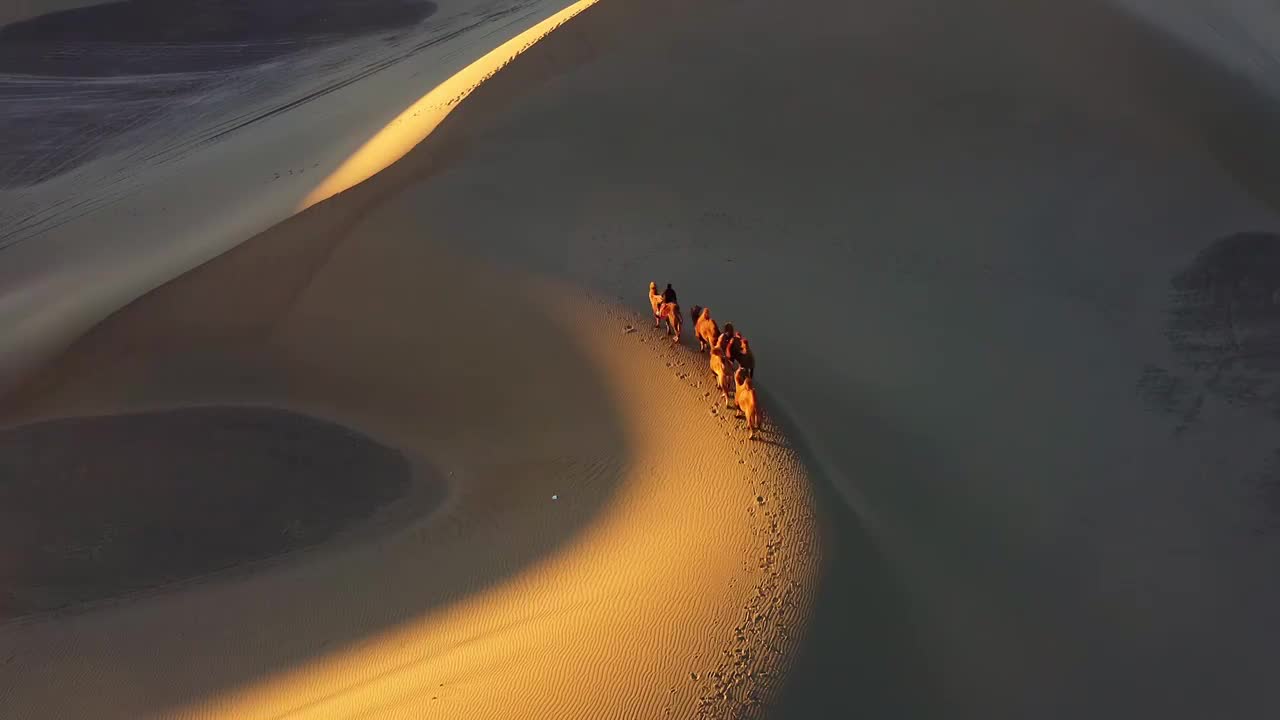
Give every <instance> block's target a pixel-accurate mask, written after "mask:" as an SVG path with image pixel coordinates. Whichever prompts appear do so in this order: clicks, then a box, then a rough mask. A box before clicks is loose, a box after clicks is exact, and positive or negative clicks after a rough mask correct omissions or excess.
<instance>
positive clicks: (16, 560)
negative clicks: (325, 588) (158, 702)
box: [0, 407, 439, 619]
mask: <svg viewBox="0 0 1280 720" xmlns="http://www.w3.org/2000/svg"><path fill="white" fill-rule="evenodd" d="M0 468H2V470H0V547H3V548H5V549H6V557H4V558H3V560H0V588H3V589H4V591H5V592H6V593H7V595H6V596H5V597H3V598H0V618H4V619H8V617H12V616H14V615H22V614H25V613H29V612H35V611H40V610H48V609H55V608H59V607H64V606H67V605H72V604H75V603H77V602H83V601H86V600H96V599H100V598H109V597H113V596H116V595H120V594H122V593H125V592H128V591H135V590H141V589H145V588H149V587H153V586H156V585H158V584H160V583H163V582H166V581H173V580H179V579H184V578H187V577H191V576H194V575H199V574H202V573H207V572H210V571H214V570H220V569H223V568H227V567H232V566H235V565H238V564H241V563H243V562H245V561H248V560H256V559H259V558H263V557H267V556H270V555H274V554H278V553H281V552H285V551H287V550H291V549H294V548H299V547H306V546H308V545H314V544H316V543H318V542H320V541H322V540H325V539H327V538H329V537H332V536H333V535H334V534H335V533H337V532H338V531H339V530H340V529H341V528H342V527H343V526H345V525H347V524H349V523H350V522H352V521H353V520H358V519H361V518H364V517H366V516H368V515H369V514H371V513H372V512H373V511H374V510H375V509H376V508H378V507H379V506H380V505H383V504H385V503H387V502H389V501H391V500H392V499H394V498H396V497H397V496H399V495H401V494H402V493H403V491H404V490H405V488H406V485H407V484H408V483H407V481H408V477H409V466H408V464H407V463H406V462H405V461H404V459H403V458H402V457H400V455H399V454H398V453H396V452H395V451H393V450H391V449H389V448H386V447H383V446H381V445H378V444H376V443H373V442H371V441H369V440H368V439H367V438H363V437H360V436H359V435H356V434H354V433H351V432H349V431H346V430H345V429H343V428H341V427H338V426H336V425H332V424H329V423H322V422H319V421H316V420H312V419H310V418H307V417H303V416H300V415H296V414H293V413H286V412H281V411H278V410H270V409H265V408H230V407H209V408H186V409H182V410H171V411H166V412H157V413H136V414H129V415H116V416H106V417H93V418H73V419H67V420H54V421H50V422H42V423H36V424H32V425H25V426H21V427H17V428H12V429H9V430H5V431H0ZM423 484H427V485H430V484H432V483H427V482H424V483H423ZM435 494H436V495H437V496H438V495H439V493H438V492H436V493H435ZM417 510H418V512H421V511H422V508H417ZM10 551H14V552H12V554H10Z"/></svg>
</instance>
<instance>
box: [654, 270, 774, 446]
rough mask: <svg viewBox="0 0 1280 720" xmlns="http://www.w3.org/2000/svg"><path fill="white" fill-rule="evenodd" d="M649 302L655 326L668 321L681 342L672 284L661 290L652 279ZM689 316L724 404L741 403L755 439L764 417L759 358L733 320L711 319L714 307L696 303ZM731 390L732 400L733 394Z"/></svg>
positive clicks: (674, 338) (669, 329) (673, 335)
mask: <svg viewBox="0 0 1280 720" xmlns="http://www.w3.org/2000/svg"><path fill="white" fill-rule="evenodd" d="M649 305H650V307H652V308H653V326H654V327H661V326H662V323H663V322H665V323H666V324H667V329H666V331H667V334H668V335H669V336H671V341H672V342H676V343H678V342H680V334H681V332H682V330H683V328H684V320H683V319H682V318H681V317H680V304H679V302H677V299H676V291H675V289H674V288H672V287H671V283H667V288H666V289H665V290H663V291H662V292H658V284H657V283H655V282H650V283H649ZM689 317H690V318H691V319H692V320H693V335H694V337H695V338H697V340H698V352H703V351H707V352H709V353H710V358H711V359H710V364H711V374H712V375H714V376H715V380H716V388H717V389H719V390H720V393H721V394H722V395H723V396H724V406H725V407H733V406H734V404H735V403H736V404H737V406H738V410H740V411H741V412H742V416H743V417H745V418H746V420H747V437H748V438H755V436H756V431H757V430H759V429H760V417H761V416H760V402H759V399H758V398H757V397H756V386H755V374H756V357H755V355H754V354H752V352H751V346H750V344H748V343H747V339H746V338H745V337H743V336H742V334H741V333H739V332H738V331H737V330H735V329H734V327H733V323H725V324H724V328H723V329H721V328H720V326H719V325H717V324H716V321H715V320H713V319H712V318H711V310H710V309H708V308H704V307H700V306H698V305H694V306H693V307H692V308H691V309H690V311H689ZM735 366H736V368H735ZM731 383H732V385H731ZM731 389H732V390H733V397H732V399H731V398H730V396H729V391H730V390H731Z"/></svg>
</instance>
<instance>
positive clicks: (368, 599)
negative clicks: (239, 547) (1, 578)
mask: <svg viewBox="0 0 1280 720" xmlns="http://www.w3.org/2000/svg"><path fill="white" fill-rule="evenodd" d="M378 184H379V183H378V179H375V180H374V181H373V182H372V183H369V184H368V185H372V186H376V185H378ZM374 189H376V188H373V189H371V188H369V187H367V186H364V187H362V188H361V190H362V192H357V193H354V194H353V195H352V196H351V200H350V202H352V203H358V202H360V201H361V197H362V196H364V195H367V194H369V193H370V192H372V191H373V190H374ZM342 200H343V199H338V200H335V201H334V202H333V203H326V204H325V205H324V206H323V207H328V208H334V211H335V212H336V211H338V209H340V208H341V206H342V205H344V204H346V203H343V202H342ZM404 209H405V208H404V205H403V204H402V203H394V202H390V203H385V204H383V205H381V206H379V207H377V208H376V209H375V210H373V211H372V212H370V213H368V215H367V216H365V217H364V218H363V220H362V221H361V222H359V223H357V224H356V225H355V226H354V227H353V228H352V229H351V230H350V231H349V232H348V233H347V234H346V235H345V236H343V237H342V238H340V239H339V240H338V241H337V245H336V247H334V248H333V249H332V251H331V253H332V254H331V256H330V258H329V261H328V262H326V263H324V264H323V265H322V266H321V267H320V268H318V269H316V270H314V271H313V272H311V273H310V274H308V275H307V277H306V280H307V287H306V289H305V290H304V291H302V292H301V293H300V294H298V295H297V296H294V297H292V298H291V301H289V302H286V303H282V304H273V303H272V302H270V301H269V299H270V298H271V293H272V291H273V288H274V287H275V286H277V285H279V284H281V283H286V284H287V282H288V280H289V278H288V273H287V272H285V270H284V268H285V267H295V268H297V267H303V268H305V267H306V266H307V263H306V262H305V260H306V257H305V253H306V252H310V251H313V250H314V247H315V242H314V238H312V237H311V233H310V232H308V225H307V223H306V222H303V221H302V220H303V219H311V218H310V217H309V216H311V215H312V213H304V215H303V216H302V217H300V218H299V220H300V222H296V223H286V224H284V225H282V226H280V227H278V228H276V229H274V230H272V231H270V232H268V233H266V234H264V235H263V236H261V237H259V238H257V239H255V240H254V241H253V242H250V243H247V244H246V245H244V246H242V247H241V248H238V249H237V250H235V251H232V252H231V253H229V254H227V255H226V256H223V257H222V258H219V259H218V260H216V261H214V262H212V263H209V264H208V265H206V266H204V267H202V268H200V269H198V270H196V271H194V272H192V273H189V274H188V275H187V276H184V277H183V278H180V279H178V280H177V281H174V282H173V283H170V284H169V285H167V286H165V287H164V288H161V289H160V290H158V291H156V292H155V293H153V294H151V295H149V296H147V297H145V298H143V299H142V300H140V301H139V302H137V303H134V304H133V305H131V306H130V307H128V308H126V309H125V310H124V311H122V312H121V313H119V314H118V315H117V316H115V317H113V318H112V319H111V320H109V321H108V322H106V323H104V324H103V325H101V326H99V327H98V328H97V329H95V331H94V332H93V333H91V334H90V335H89V336H87V337H86V338H84V339H83V340H82V341H81V342H80V343H78V344H77V346H76V347H74V348H73V349H72V350H71V351H70V352H68V353H67V354H65V355H64V356H63V357H62V358H61V359H60V360H59V361H58V362H57V363H55V364H53V365H52V366H51V367H50V368H48V369H47V370H46V371H45V373H44V374H43V382H40V383H37V384H35V385H33V386H31V389H30V390H29V391H27V392H24V393H20V394H19V395H17V396H16V397H15V401H16V402H15V405H16V406H17V407H19V408H21V409H20V410H18V411H17V412H16V413H13V414H9V415H7V416H6V417H4V418H3V421H4V422H5V423H9V422H16V421H22V420H24V419H31V418H37V417H56V416H59V415H66V414H76V413H93V412H110V411H119V410H123V409H129V408H145V407H161V406H172V405H175V404H184V403H201V402H212V401H237V402H260V403H264V404H269V405H273V406H279V407H290V408H295V409H298V410H299V411H304V412H308V413H310V414H313V415H316V416H318V417H327V418H331V419H333V420H334V421H338V422H343V423H344V424H349V425H350V426H352V427H356V428H359V429H360V430H361V431H363V432H368V433H370V434H371V435H372V436H374V437H377V438H379V439H381V440H383V441H385V442H388V443H390V444H392V445H395V446H397V447H400V448H401V449H402V451H404V452H406V454H408V455H410V456H411V457H414V456H418V457H428V458H431V459H432V460H433V461H435V462H436V463H437V464H438V465H439V466H440V467H442V468H443V469H444V471H445V472H446V473H447V474H448V475H449V476H451V477H452V480H453V482H454V484H455V490H456V492H455V493H454V495H453V496H452V497H451V498H450V500H449V501H448V503H447V504H446V507H445V508H443V509H441V510H439V511H437V512H436V513H435V514H433V515H431V516H430V517H428V518H425V519H423V520H421V521H419V522H416V523H411V524H409V525H408V526H407V527H404V528H403V529H401V530H399V531H396V532H395V533H394V534H392V535H390V536H384V537H383V538H382V539H380V540H378V541H377V542H375V543H373V544H371V545H367V546H352V547H349V548H346V549H345V550H342V551H334V552H329V553H325V554H316V555H315V556H312V557H308V558H304V559H301V560H300V561H299V562H296V563H288V564H282V565H281V566H279V567H274V568H272V569H270V570H269V571H267V572H263V573H259V574H255V575H253V576H250V577H245V578H234V579H231V580H227V581H225V582H215V583H209V584H207V585H198V584H197V585H193V586H190V587H188V588H186V589H184V590H183V591H181V592H176V593H172V594H166V595H162V596H157V597H150V598H145V599H142V600H140V601H138V602H134V603H129V604H125V605H122V606H119V607H116V608H110V609H107V610H104V611H102V612H96V613H89V614H85V615H80V616H75V617H69V618H63V619H53V620H45V621H38V622H29V623H14V624H10V625H7V626H3V627H0V646H3V647H6V648H12V649H13V650H12V652H13V658H14V660H13V661H12V662H9V663H7V664H4V665H0V688H3V689H4V692H2V693H0V715H5V716H9V715H13V716H24V717H29V716H76V715H83V714H86V713H90V714H92V715H94V716H96V717H107V716H115V717H146V716H172V715H180V716H182V717H208V718H213V717H228V718H230V717H235V718H253V717H279V716H281V715H288V716H290V717H317V718H319V717H334V716H358V715H362V714H367V715H368V716H379V717H381V716H387V715H388V714H394V713H396V712H403V713H407V714H409V715H421V714H422V713H425V712H428V711H434V712H440V713H443V714H445V715H446V716H461V717H511V716H513V714H518V715H520V716H524V717H558V718H565V717H568V718H576V717H581V718H600V717H619V716H635V717H655V716H663V715H664V714H667V713H669V714H670V716H673V717H694V716H698V715H699V714H703V715H711V716H723V715H725V714H727V713H728V712H729V711H730V709H731V708H746V707H748V706H754V704H755V703H756V702H764V701H767V700H768V699H769V697H770V696H771V694H772V693H773V692H774V691H776V690H777V688H778V685H779V683H780V681H781V680H782V678H783V677H784V675H785V668H786V660H787V657H788V655H789V653H790V652H791V651H792V650H793V649H794V647H795V642H796V641H797V640H798V639H799V635H800V631H801V629H802V628H803V625H804V617H805V614H806V612H807V608H808V607H809V603H810V593H811V591H812V589H813V583H814V580H815V578H816V570H817V564H818V556H817V545H816V536H815V526H814V520H813V515H812V510H813V508H812V506H811V500H810V498H809V494H808V493H809V490H808V481H807V478H806V475H805V471H804V470H803V467H802V465H801V463H800V462H799V461H798V459H797V458H796V457H795V455H794V454H792V453H791V451H789V450H787V449H785V448H783V447H781V446H779V445H773V444H766V443H748V442H747V441H746V439H745V432H744V430H743V428H742V427H741V424H740V421H737V420H732V419H728V418H726V417H725V416H724V414H723V413H722V412H717V413H716V414H712V413H711V412H709V410H710V408H712V407H714V406H716V405H718V402H716V401H715V400H714V398H708V397H706V396H705V393H707V392H708V391H709V390H710V388H711V385H710V382H709V379H708V378H707V377H704V376H707V375H709V373H706V372H704V367H703V362H704V361H703V360H702V359H701V358H699V357H697V356H695V355H694V354H693V353H692V351H690V350H688V349H687V348H679V349H676V348H672V347H671V346H670V345H669V343H667V342H665V341H664V340H663V339H662V338H661V336H660V335H659V334H657V333H656V331H651V329H650V328H648V327H645V326H643V325H641V324H640V323H641V322H642V320H641V319H640V318H637V317H635V316H634V315H632V314H631V313H629V312H628V311H625V310H621V309H619V308H617V307H614V306H611V305H610V304H607V303H604V302H601V301H599V300H596V299H592V298H591V297H589V296H587V295H585V294H582V293H579V292H577V291H574V290H572V289H570V288H567V287H565V286H557V285H552V284H550V283H547V282H544V281H539V280H536V279H533V278H530V277H527V276H523V275H520V274H515V273H511V274H508V273H503V272H498V271H496V270H484V269H478V268H475V267H471V266H469V265H468V264H467V263H464V262H462V261H460V260H456V259H452V258H449V257H448V256H447V255H445V254H444V253H441V252H438V251H436V250H434V249H432V248H430V247H428V246H426V244H425V243H422V242H418V241H416V235H415V234H416V232H417V231H418V228H415V227H414V226H413V225H412V224H411V223H407V222H404V221H403V220H404V218H403V216H402V213H403V212H404ZM317 210H322V208H318V209H317ZM322 214H323V213H322ZM325 219H326V218H319V219H318V220H317V221H323V220H325ZM397 228H408V229H407V230H396V229H397ZM269 258H271V259H274V262H272V260H271V259H269ZM282 273H283V275H284V276H283V277H282ZM233 280H234V281H235V282H236V283H237V286H238V288H239V291H240V292H239V295H240V297H241V298H242V301H243V302H250V303H261V306H260V308H259V312H258V313H256V314H254V315H253V316H251V317H246V316H244V315H242V314H240V313H236V312H234V311H233V310H229V309H228V308H227V307H226V306H225V304H224V303H223V301H222V300H220V299H219V298H217V297H216V296H214V295H212V294H211V293H210V292H209V289H210V288H213V287H219V286H222V287H225V286H226V284H227V283H228V282H231V281H233ZM450 299H454V300H453V302H454V303H455V304H457V300H456V299H465V302H464V303H462V305H461V306H460V307H458V308H451V309H450V310H451V312H459V313H461V314H462V317H464V318H465V317H470V316H474V317H478V318H484V319H485V322H482V323H480V322H478V323H471V324H468V323H451V324H449V323H443V322H441V323H430V322H423V320H424V318H425V317H426V315H425V314H424V313H425V312H429V311H430V310H431V309H432V308H434V307H439V306H440V305H441V304H443V303H446V302H449V301H450ZM628 325H632V326H636V327H637V331H635V332H625V331H624V328H625V327H626V326H628ZM138 348H146V349H147V352H146V353H144V354H139V353H138V352H137V349H138ZM513 349H516V350H514V351H513ZM513 352H514V353H515V354H513ZM90 368H92V369H93V370H92V372H90V371H89V369H90ZM771 437H772V438H773V439H774V441H775V442H780V441H781V440H782V439H781V437H780V436H779V435H777V434H772V435H771ZM553 493H554V494H557V495H559V498H560V499H559V500H556V501H552V500H551V498H550V495H551V494H553ZM757 496H758V498H759V500H757ZM549 538H551V540H549ZM527 546H541V547H544V548H545V552H544V554H542V555H540V556H538V557H534V558H529V557H522V556H521V555H520V553H521V550H522V548H525V547H527ZM486 574H488V575H493V576H496V577H497V579H495V580H493V581H492V582H489V583H486V582H485V581H484V578H485V577H486ZM196 618H198V620H193V619H196ZM334 638H339V639H338V640H335V639H334ZM34 668H39V672H32V671H31V670H32V669H34ZM517 709H518V710H517Z"/></svg>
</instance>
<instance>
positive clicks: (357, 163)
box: [297, 0, 599, 210]
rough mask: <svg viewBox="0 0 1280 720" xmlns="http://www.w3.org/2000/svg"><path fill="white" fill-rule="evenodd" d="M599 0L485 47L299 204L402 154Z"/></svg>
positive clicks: (587, 1)
mask: <svg viewBox="0 0 1280 720" xmlns="http://www.w3.org/2000/svg"><path fill="white" fill-rule="evenodd" d="M598 1H599V0H578V1H577V2H575V3H573V4H571V5H569V6H567V7H565V8H564V9H563V10H560V11H559V12H557V13H555V14H554V15H552V16H551V17H549V18H547V19H545V20H543V21H542V22H540V23H538V24H536V25H534V26H533V27H530V28H529V29H527V30H525V31H524V32H522V33H520V34H519V35H516V36H515V37H513V38H511V39H510V40H508V41H506V42H504V43H503V44H501V45H499V46H498V47H496V48H494V49H493V50H491V51H489V52H488V53H487V54H485V55H484V56H483V57H481V58H480V59H478V60H476V61H475V62H473V63H471V64H470V65H468V66H467V67H465V68H463V69H462V70H461V71H459V72H457V73H455V74H454V75H453V76H452V77H450V78H449V79H448V80H446V81H444V82H442V83H440V84H439V85H437V86H436V87H434V88H432V89H431V91H430V92H428V93H427V94H426V95H423V96H422V97H421V98H420V99H419V100H418V101H417V102H415V103H413V104H412V105H410V106H409V107H408V108H405V110H404V111H403V112H401V113H400V114H399V115H397V116H396V117H395V119H393V120H392V121H391V122H389V123H387V125H386V127H384V128H382V129H381V130H379V131H378V132H377V133H376V134H375V135H374V136H373V137H371V138H369V140H368V141H366V142H365V143H364V144H363V145H361V146H360V148H359V149H357V150H356V151H355V152H354V153H352V154H351V156H350V157H348V158H347V159H346V160H345V161H344V162H343V163H342V164H341V165H339V166H338V168H337V169H336V170H334V171H333V172H332V173H330V174H329V176H328V177H326V178H325V179H324V180H323V181H321V182H320V183H319V184H318V185H317V186H316V187H315V189H313V190H312V191H311V192H310V193H308V194H307V196H306V197H305V198H303V199H302V202H301V203H299V205H298V208H297V209H298V210H305V209H306V208H309V207H311V206H312V205H315V204H316V203H318V202H320V201H322V200H325V199H327V198H330V197H333V196H334V195H337V194H338V193H340V192H342V191H343V190H346V189H347V188H350V187H353V186H355V185H357V184H359V183H361V182H364V181H365V180H368V179H369V178H371V177H373V176H374V175H375V174H376V173H378V172H379V171H381V170H383V169H384V168H386V167H387V166H389V165H391V163H393V162H395V161H397V160H399V159H400V158H402V157H404V156H405V154H406V153H408V152H409V151H410V150H412V149H413V148H414V147H416V146H417V145H418V143H420V142H422V141H423V140H424V139H425V138H426V137H427V136H428V135H430V134H431V132H432V131H433V130H435V129H436V127H438V126H439V125H440V123H441V122H442V121H443V120H444V119H445V117H446V116H448V115H449V113H450V112H452V110H453V109H454V108H455V107H457V106H458V104H459V103H461V102H462V101H463V100H464V99H466V97H467V96H468V95H470V94H471V92H472V91H473V90H475V89H476V88H478V87H480V84H481V83H483V82H484V81H485V80H488V79H489V78H491V77H493V76H494V75H496V74H497V73H498V71H500V70H502V68H503V67H505V66H506V65H507V63H510V62H511V61H513V60H515V59H516V58H517V57H518V56H519V55H520V53H522V52H524V51H525V50H528V49H529V48H531V47H533V45H534V43H536V42H538V41H539V40H541V39H542V38H545V37H546V36H547V35H550V34H551V33H553V32H555V30H556V29H557V28H559V27H560V26H561V25H564V24H565V23H567V22H569V21H570V20H572V19H573V18H574V17H575V16H576V15H578V14H579V13H581V12H582V11H583V10H586V9H587V8H589V7H591V6H592V5H595V4H596V3H597V2H598Z"/></svg>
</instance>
